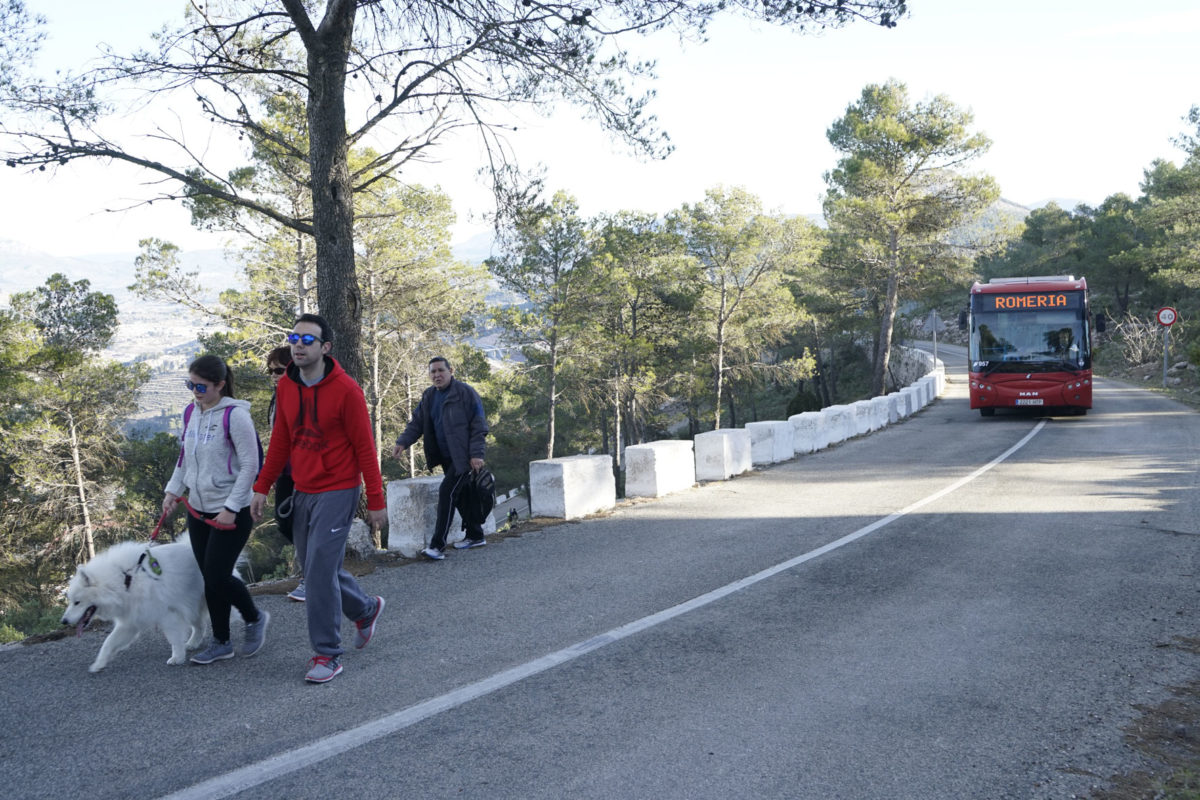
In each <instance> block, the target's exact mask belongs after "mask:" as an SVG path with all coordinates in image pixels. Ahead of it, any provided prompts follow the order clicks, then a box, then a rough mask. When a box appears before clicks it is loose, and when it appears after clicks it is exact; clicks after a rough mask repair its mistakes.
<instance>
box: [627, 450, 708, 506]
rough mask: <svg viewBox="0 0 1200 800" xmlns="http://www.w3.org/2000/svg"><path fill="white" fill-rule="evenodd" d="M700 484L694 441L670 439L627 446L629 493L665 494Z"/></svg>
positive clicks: (636, 495)
mask: <svg viewBox="0 0 1200 800" xmlns="http://www.w3.org/2000/svg"><path fill="white" fill-rule="evenodd" d="M695 483H696V456H695V453H694V451H693V448H692V443H691V442H688V441H681V440H676V439H666V440H663V441H659V442H649V443H647V444H631V445H629V446H628V447H626V448H625V496H626V497H662V496H663V495H664V494H669V493H671V492H678V491H680V490H682V489H690V488H691V487H692V486H694V485H695Z"/></svg>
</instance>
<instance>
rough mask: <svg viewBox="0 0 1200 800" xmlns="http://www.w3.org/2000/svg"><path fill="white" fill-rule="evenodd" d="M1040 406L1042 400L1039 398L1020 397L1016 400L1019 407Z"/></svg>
mask: <svg viewBox="0 0 1200 800" xmlns="http://www.w3.org/2000/svg"><path fill="white" fill-rule="evenodd" d="M1041 404H1042V398H1040V397H1022V398H1021V399H1019V400H1017V405H1019V406H1040V405H1041Z"/></svg>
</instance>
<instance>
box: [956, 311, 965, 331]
mask: <svg viewBox="0 0 1200 800" xmlns="http://www.w3.org/2000/svg"><path fill="white" fill-rule="evenodd" d="M958 329H959V330H960V331H965V330H966V329H967V312H966V311H960V312H958Z"/></svg>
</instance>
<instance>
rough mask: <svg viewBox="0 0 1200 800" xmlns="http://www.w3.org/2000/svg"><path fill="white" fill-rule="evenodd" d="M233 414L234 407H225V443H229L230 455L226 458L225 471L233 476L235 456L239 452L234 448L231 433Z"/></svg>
mask: <svg viewBox="0 0 1200 800" xmlns="http://www.w3.org/2000/svg"><path fill="white" fill-rule="evenodd" d="M232 413H233V406H225V415H224V418H225V441H227V442H229V455H228V456H226V457H225V469H226V470H228V471H229V474H230V475H232V474H233V454H234V453H235V452H237V448H236V447H234V446H233V435H232V434H231V433H230V432H229V415H230V414H232Z"/></svg>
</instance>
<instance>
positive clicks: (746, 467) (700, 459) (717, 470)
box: [693, 428, 753, 481]
mask: <svg viewBox="0 0 1200 800" xmlns="http://www.w3.org/2000/svg"><path fill="white" fill-rule="evenodd" d="M693 444H694V445H695V446H696V480H698V481H724V480H728V479H729V478H731V477H733V476H734V475H741V474H742V473H743V472H749V471H750V468H751V467H752V466H753V464H752V462H751V460H750V447H751V445H750V431H747V430H745V429H742V428H719V429H717V430H715V431H706V432H704V433H698V434H696V438H695V439H694V440H693Z"/></svg>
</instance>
